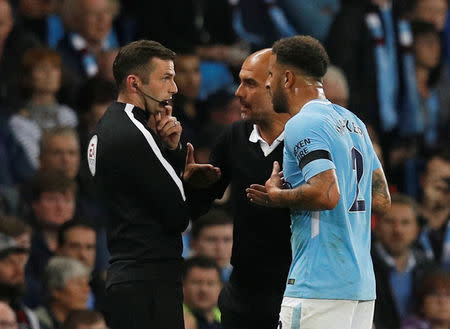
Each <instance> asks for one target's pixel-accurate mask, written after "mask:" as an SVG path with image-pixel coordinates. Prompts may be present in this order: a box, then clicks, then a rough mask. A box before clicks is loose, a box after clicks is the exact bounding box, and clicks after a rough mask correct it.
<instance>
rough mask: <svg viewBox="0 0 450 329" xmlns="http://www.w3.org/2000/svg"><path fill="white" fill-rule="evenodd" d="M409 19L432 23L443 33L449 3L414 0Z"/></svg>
mask: <svg viewBox="0 0 450 329" xmlns="http://www.w3.org/2000/svg"><path fill="white" fill-rule="evenodd" d="M411 2H412V11H411V13H410V14H409V18H410V19H412V20H417V21H424V22H429V23H432V24H433V25H434V26H435V27H436V29H437V30H438V31H439V32H442V31H443V30H444V27H445V21H446V19H447V9H448V2H447V1H446V0H413V1H411Z"/></svg>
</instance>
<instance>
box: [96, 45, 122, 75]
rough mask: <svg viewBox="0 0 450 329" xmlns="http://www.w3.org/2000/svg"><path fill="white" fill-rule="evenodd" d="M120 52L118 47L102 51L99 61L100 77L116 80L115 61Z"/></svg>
mask: <svg viewBox="0 0 450 329" xmlns="http://www.w3.org/2000/svg"><path fill="white" fill-rule="evenodd" d="M118 53H119V51H118V50H117V49H114V50H105V51H102V52H101V53H100V55H99V56H98V61H97V62H98V63H97V64H98V76H99V77H102V78H103V79H105V80H108V81H111V82H115V81H116V80H114V74H113V63H114V60H115V59H116V56H117V54H118Z"/></svg>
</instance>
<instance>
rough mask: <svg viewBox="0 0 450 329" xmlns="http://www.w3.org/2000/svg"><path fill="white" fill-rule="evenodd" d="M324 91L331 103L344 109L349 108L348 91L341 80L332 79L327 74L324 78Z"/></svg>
mask: <svg viewBox="0 0 450 329" xmlns="http://www.w3.org/2000/svg"><path fill="white" fill-rule="evenodd" d="M323 91H324V92H325V95H326V96H327V99H328V100H329V101H330V102H331V103H334V104H337V105H340V106H342V107H347V105H348V90H346V89H345V87H344V85H343V84H342V82H341V81H340V80H339V79H336V78H335V77H334V78H333V77H330V76H329V75H328V74H325V76H324V78H323Z"/></svg>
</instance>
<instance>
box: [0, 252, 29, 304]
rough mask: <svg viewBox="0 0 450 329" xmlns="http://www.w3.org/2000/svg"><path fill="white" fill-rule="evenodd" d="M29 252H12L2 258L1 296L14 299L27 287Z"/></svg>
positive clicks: (0, 268) (0, 265)
mask: <svg viewBox="0 0 450 329" xmlns="http://www.w3.org/2000/svg"><path fill="white" fill-rule="evenodd" d="M27 262H28V253H25V252H12V253H10V254H8V255H7V256H5V257H3V258H1V259H0V296H1V297H6V298H10V299H14V298H16V297H18V296H20V295H21V294H22V293H23V291H24V289H25V265H26V264H27Z"/></svg>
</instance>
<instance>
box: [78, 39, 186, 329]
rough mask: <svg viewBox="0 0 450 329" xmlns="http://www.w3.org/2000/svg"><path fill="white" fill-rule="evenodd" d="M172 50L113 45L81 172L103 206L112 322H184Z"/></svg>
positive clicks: (170, 326)
mask: <svg viewBox="0 0 450 329" xmlns="http://www.w3.org/2000/svg"><path fill="white" fill-rule="evenodd" d="M174 56H175V53H174V52H172V51H171V50H169V49H167V48H165V47H164V46H162V45H161V44H159V43H157V42H154V41H148V40H141V41H136V42H132V43H130V44H128V45H127V46H125V47H123V48H121V49H120V51H119V54H118V55H117V57H116V59H115V61H114V64H113V72H114V78H115V80H116V83H117V86H118V90H119V96H118V99H117V102H115V103H113V104H112V105H111V106H110V107H109V108H108V110H107V111H106V113H105V115H104V116H103V118H102V119H101V120H100V121H99V123H98V124H97V125H96V127H95V129H94V132H93V134H92V137H91V139H90V142H89V146H88V150H87V161H86V162H87V166H86V171H87V173H88V175H89V176H90V177H91V178H92V179H93V181H94V184H95V186H96V187H97V188H99V189H100V190H101V192H102V194H103V196H104V199H105V201H106V202H107V204H108V206H109V207H108V208H109V219H108V224H107V225H108V248H109V251H110V253H111V259H110V265H109V268H108V273H107V280H106V293H107V298H108V308H109V309H108V310H107V320H108V325H109V326H110V327H111V328H112V329H144V328H146V329H149V328H155V329H165V328H167V329H184V321H183V309H182V301H183V294H182V285H181V267H182V258H181V253H182V241H181V232H183V231H184V230H185V229H186V227H187V224H188V215H187V209H186V205H185V194H184V189H183V184H182V181H181V180H180V175H181V174H182V171H183V169H184V165H185V157H186V152H185V151H183V150H182V148H181V145H180V144H179V141H180V135H181V130H182V129H181V126H180V124H179V122H178V121H177V120H176V118H174V117H172V116H171V114H172V108H171V106H170V105H169V104H170V99H171V98H172V96H173V95H174V94H175V93H176V92H177V86H176V84H175V82H174V76H175V71H174V64H173V59H174Z"/></svg>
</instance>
